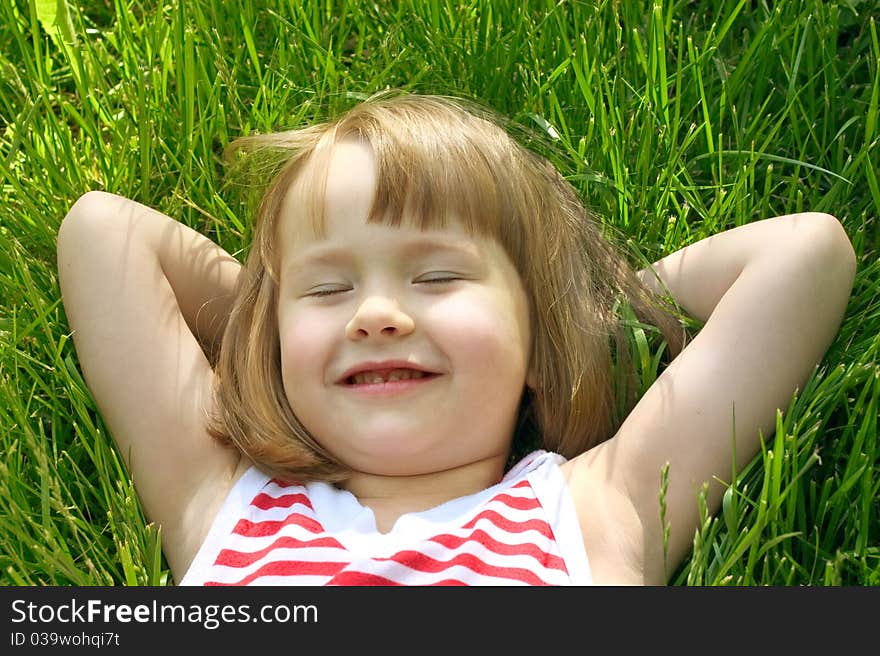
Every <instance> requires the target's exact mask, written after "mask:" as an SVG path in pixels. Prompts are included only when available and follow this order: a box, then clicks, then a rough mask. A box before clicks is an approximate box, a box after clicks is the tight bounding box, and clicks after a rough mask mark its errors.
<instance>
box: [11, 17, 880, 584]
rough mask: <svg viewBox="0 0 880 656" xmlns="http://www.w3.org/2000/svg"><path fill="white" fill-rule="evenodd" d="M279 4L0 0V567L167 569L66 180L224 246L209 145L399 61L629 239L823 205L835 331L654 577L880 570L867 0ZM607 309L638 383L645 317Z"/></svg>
mask: <svg viewBox="0 0 880 656" xmlns="http://www.w3.org/2000/svg"><path fill="white" fill-rule="evenodd" d="M302 4H304V5H305V7H304V8H301V7H300V5H301V3H300V2H298V1H294V0H289V1H285V0H274V1H269V0H266V1H258V0H239V1H237V2H234V3H232V2H225V1H221V0H187V2H171V0H156V1H153V2H146V1H145V2H139V1H137V0H95V1H87V0H80V1H79V2H75V1H74V0H67V2H65V1H64V0H61V1H60V2H56V0H31V1H30V2H27V1H26V0H16V1H15V2H3V3H0V182H2V187H0V208H2V209H0V301H2V310H0V380H2V388H0V394H2V397H0V449H2V453H3V457H2V458H0V479H2V485H0V582H2V583H3V584H6V585H43V584H54V585H81V584H100V585H122V584H150V585H164V584H167V583H168V582H169V580H170V577H169V573H168V569H167V566H166V564H165V562H164V561H163V560H162V555H161V551H160V549H159V535H158V531H156V530H155V528H154V527H151V526H147V525H146V524H145V521H144V518H143V515H142V513H141V511H140V508H139V506H138V503H137V497H136V495H135V493H134V490H133V488H132V485H131V482H130V480H129V478H128V476H127V474H126V471H125V468H124V466H123V465H122V463H121V460H120V459H119V457H118V454H117V453H116V452H115V450H114V448H113V447H112V441H111V439H110V437H109V436H108V435H107V431H106V428H105V426H104V425H103V423H102V421H101V419H100V416H99V415H98V413H97V412H96V409H95V405H94V402H93V400H92V399H91V397H90V395H89V392H88V389H87V388H86V386H85V384H84V382H83V380H82V378H81V376H80V373H79V369H78V364H77V360H76V354H75V351H74V349H73V344H72V341H71V340H70V338H69V335H68V327H67V322H66V319H65V316H64V311H63V306H62V305H61V303H60V300H59V289H58V281H57V273H56V270H55V246H54V244H55V235H56V231H57V229H58V225H59V223H60V221H61V219H62V217H63V216H64V214H65V213H66V211H67V209H68V208H69V207H70V205H71V204H72V203H73V201H74V200H75V199H76V198H77V197H78V196H79V195H80V194H81V193H83V192H85V191H87V190H89V189H104V190H107V191H112V192H115V193H119V194H123V195H126V196H129V197H132V198H135V199H136V200H139V201H141V202H143V203H146V204H148V205H153V206H155V207H158V208H159V209H161V210H162V211H164V212H166V213H168V214H170V215H171V216H174V217H176V218H178V219H179V220H181V221H183V222H184V223H186V224H188V225H190V226H192V227H194V228H196V229H198V230H200V231H202V232H204V233H206V234H208V235H209V236H211V237H212V238H213V239H215V240H217V241H218V242H219V243H220V244H221V245H223V246H224V247H225V248H226V249H227V250H228V251H230V252H232V253H236V254H239V255H240V254H241V253H242V251H243V250H244V249H245V248H246V247H247V244H248V243H249V239H250V234H251V225H250V223H249V220H248V216H249V212H250V211H251V209H252V207H253V199H254V193H253V192H254V191H255V190H254V189H252V188H249V187H247V186H246V185H242V184H234V183H231V182H229V181H227V179H226V177H225V176H224V170H223V168H222V166H221V164H220V161H219V153H220V151H221V150H222V147H223V146H224V145H226V144H227V143H229V141H230V140H231V139H233V138H234V137H236V136H238V135H242V134H247V133H250V132H253V131H267V130H274V129H279V128H288V127H295V126H300V125H303V124H304V123H306V122H308V121H312V120H314V119H319V118H322V117H325V116H327V115H328V114H330V113H335V112H337V111H339V110H342V109H345V108H347V107H349V106H351V105H352V104H353V103H355V102H356V101H357V100H358V99H360V98H363V97H364V96H366V95H369V94H371V93H373V92H375V91H377V90H380V89H383V88H386V87H400V88H406V89H410V90H413V91H418V92H432V93H450V94H461V95H467V96H471V97H473V98H476V99H478V100H481V101H483V102H485V103H486V104H489V105H491V106H493V107H495V108H496V109H498V110H499V111H501V112H502V113H504V114H506V115H508V116H510V117H511V118H513V119H514V120H516V121H518V122H520V123H522V124H524V125H526V126H528V127H530V128H533V129H537V130H538V131H539V132H543V134H544V138H543V139H537V140H536V141H535V142H534V143H535V147H536V148H540V149H542V150H543V151H544V152H545V153H547V154H548V155H549V156H550V157H551V158H552V159H553V161H554V162H555V163H556V164H557V165H558V166H559V167H560V169H561V170H562V171H563V172H564V173H565V174H566V175H567V176H568V178H569V179H570V180H571V181H572V182H573V183H574V184H575V185H576V187H577V188H578V189H579V190H580V191H581V193H582V195H583V198H584V199H585V201H586V202H588V203H589V204H590V205H591V206H592V207H593V208H594V209H595V210H596V212H597V213H598V214H599V215H600V216H602V217H603V218H604V220H605V221H606V224H607V226H608V227H609V230H611V229H615V230H619V231H620V232H621V233H622V234H623V235H624V236H625V238H626V239H627V240H629V242H628V243H629V244H630V246H631V247H633V249H635V247H636V246H637V247H638V249H639V250H640V251H641V253H642V254H643V255H644V257H646V258H648V259H649V260H654V259H658V258H659V257H660V256H661V255H663V254H666V253H669V252H672V251H673V250H676V249H677V248H680V247H682V246H684V245H686V244H689V243H691V242H694V241H696V240H699V239H701V238H703V237H705V236H707V235H709V234H711V233H715V232H718V231H721V230H724V229H726V228H730V227H733V226H737V225H742V224H744V223H748V222H750V221H754V220H757V219H761V218H765V217H769V216H773V215H778V214H784V213H789V212H795V211H799V210H818V211H825V212H829V213H831V214H834V215H835V216H837V217H838V218H840V219H841V221H842V223H843V225H844V227H845V228H846V230H847V232H848V233H849V235H850V237H851V239H852V241H853V244H854V247H855V250H856V253H857V255H858V260H859V268H858V272H857V277H856V281H855V288H854V290H853V295H852V299H851V302H850V305H849V307H848V309H847V313H846V317H845V319H844V323H843V325H842V327H841V330H840V333H839V335H838V338H837V339H836V341H835V342H834V343H833V344H832V346H831V348H830V350H829V351H828V353H827V356H826V358H825V359H824V360H823V362H822V363H821V364H820V366H819V367H818V368H817V370H816V372H815V374H814V376H813V377H812V379H811V380H810V382H809V384H808V385H807V386H806V389H804V390H803V391H802V392H800V394H799V396H798V397H797V399H796V400H795V402H794V403H793V404H792V406H791V408H789V409H788V411H787V412H785V413H784V414H782V413H780V415H779V417H778V422H777V430H776V432H775V435H772V436H769V437H768V439H767V440H766V443H765V445H764V447H763V450H762V452H761V454H759V455H758V457H756V458H755V459H754V460H753V461H752V462H751V464H750V465H749V466H748V467H747V468H746V469H745V470H743V471H740V472H733V471H732V472H731V473H730V476H729V477H728V479H727V480H726V481H725V482H727V483H730V484H731V486H730V488H729V491H728V493H727V495H726V496H725V499H724V504H723V508H722V510H721V512H719V513H718V515H717V516H706V517H705V521H704V522H703V525H702V528H701V529H700V530H699V531H698V532H697V533H696V535H695V537H694V550H693V553H692V555H691V556H690V557H689V558H688V559H687V561H686V562H685V563H684V564H683V565H682V566H681V567H680V568H679V569H678V570H677V571H676V572H674V573H672V575H671V581H672V583H673V584H680V585H716V584H722V585H723V584H731V585H742V584H746V585H753V584H757V585H880V501H878V499H880V489H878V488H880V476H878V472H880V445H878V440H877V417H878V412H880V365H878V346H880V338H878V335H880V297H878V292H877V290H878V283H880V264H878V246H880V229H878V224H877V217H878V216H880V183H878V179H877V176H878V162H880V149H878V138H880V124H878V97H880V69H878V59H880V37H878V26H877V24H876V22H875V18H873V17H876V16H878V15H880V12H878V7H877V3H876V2H875V1H872V0H841V1H840V2H833V1H820V0H801V1H798V0H792V1H791V2H778V3H773V2H766V1H765V0H757V1H755V2H745V1H735V0H712V1H711V2H710V1H700V0H698V1H693V2H656V3H654V4H653V5H651V4H650V3H645V2H640V1H637V0H620V1H610V0H609V1H605V2H599V1H597V2H559V3H554V2H549V1H548V2H530V3H522V2H519V1H513V0H510V1H497V2H491V3H490V2H473V1H472V2H456V3H451V2H441V1H439V0H435V1H428V2H423V1H416V0H410V1H408V2H407V1H404V2H400V3H398V8H396V9H394V8H390V7H391V4H392V3H381V2H379V3H374V2H367V1H361V0H341V1H339V2H329V1H328V2H306V3H302ZM386 5H387V6H388V7H389V8H385V7H386ZM524 6H528V10H524V9H523V7H524ZM646 8H647V10H646ZM59 9H60V11H59ZM633 252H635V250H634V251H633ZM636 264H637V263H636ZM792 330H793V331H796V330H797V326H792ZM632 337H633V338H632V346H633V348H634V349H636V352H637V353H639V351H638V348H639V346H640V345H641V347H642V349H643V350H642V352H641V355H639V356H638V357H637V358H636V360H637V362H641V363H642V366H641V370H640V373H641V376H642V385H643V387H646V386H647V385H649V384H650V382H651V381H652V380H653V379H654V377H655V376H656V375H657V373H658V372H657V368H658V365H657V360H656V358H652V357H650V354H647V355H646V354H645V352H644V348H645V342H646V341H649V338H650V331H648V334H647V336H646V334H645V332H644V329H642V328H639V327H638V326H634V328H633V332H632ZM132 374H133V375H136V372H132ZM755 375H756V376H760V375H761V372H759V371H756V372H755ZM658 495H659V490H658ZM658 512H660V504H659V502H658Z"/></svg>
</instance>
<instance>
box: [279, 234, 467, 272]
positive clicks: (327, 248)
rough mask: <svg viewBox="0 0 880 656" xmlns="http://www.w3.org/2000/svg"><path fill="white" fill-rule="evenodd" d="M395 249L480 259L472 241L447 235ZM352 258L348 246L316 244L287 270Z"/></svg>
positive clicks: (403, 252) (407, 255) (404, 252)
mask: <svg viewBox="0 0 880 656" xmlns="http://www.w3.org/2000/svg"><path fill="white" fill-rule="evenodd" d="M396 250H397V252H398V253H399V254H400V255H401V256H403V257H405V258H410V257H419V256H421V255H427V254H429V253H436V252H448V253H453V254H456V253H457V254H461V255H467V256H470V257H476V258H479V259H482V253H481V251H480V249H479V247H478V246H477V245H476V244H473V242H465V241H458V240H450V239H449V238H448V237H445V238H442V239H438V238H433V237H421V238H418V239H412V240H408V241H405V242H403V244H402V245H401V246H399V247H398V248H397V249H396ZM352 259H353V256H352V253H351V249H349V248H346V247H344V246H333V245H330V244H327V245H317V246H312V247H310V248H308V249H307V250H306V251H305V253H303V254H302V255H300V256H297V258H296V259H295V260H294V261H293V262H291V264H290V266H289V267H288V268H287V270H288V272H289V273H296V272H298V271H302V270H304V269H308V268H309V267H312V266H315V265H318V264H337V263H339V262H346V261H350V260H352Z"/></svg>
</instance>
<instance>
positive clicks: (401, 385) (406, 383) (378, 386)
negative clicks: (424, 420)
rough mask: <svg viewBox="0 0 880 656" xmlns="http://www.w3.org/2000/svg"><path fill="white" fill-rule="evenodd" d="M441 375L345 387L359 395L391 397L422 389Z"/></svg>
mask: <svg viewBox="0 0 880 656" xmlns="http://www.w3.org/2000/svg"><path fill="white" fill-rule="evenodd" d="M439 377H440V376H439V375H437V374H435V375H432V376H425V377H424V378H410V379H408V380H392V381H387V382H384V383H364V384H362V385H343V387H344V388H345V389H346V390H348V391H349V392H353V393H354V394H357V395H358V396H367V397H371V398H377V397H391V396H400V395H402V394H407V393H409V392H412V391H415V390H418V389H422V388H423V387H424V386H425V385H428V384H429V383H431V382H433V381H435V380H437V378H439Z"/></svg>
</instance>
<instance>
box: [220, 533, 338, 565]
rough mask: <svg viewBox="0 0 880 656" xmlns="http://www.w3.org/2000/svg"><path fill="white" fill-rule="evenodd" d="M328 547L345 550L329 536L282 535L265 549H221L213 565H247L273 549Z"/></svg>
mask: <svg viewBox="0 0 880 656" xmlns="http://www.w3.org/2000/svg"><path fill="white" fill-rule="evenodd" d="M316 547H320V548H329V549H342V550H343V551H344V550H345V547H343V546H342V545H341V544H340V543H339V542H338V541H337V540H335V539H333V538H330V537H321V538H316V539H314V540H297V539H296V538H292V537H290V536H287V535H284V536H282V537H280V538H278V539H277V540H275V541H274V542H273V543H272V544H270V545H269V546H268V547H266V548H265V549H260V550H259V551H237V550H235V549H223V550H222V551H221V552H220V554H219V555H218V556H217V560H215V561H214V564H215V565H223V566H225V567H247V566H248V565H253V564H254V563H255V562H257V561H258V560H260V559H262V558H264V557H265V556H267V555H268V554H269V553H270V552H271V551H273V550H274V549H298V548H316Z"/></svg>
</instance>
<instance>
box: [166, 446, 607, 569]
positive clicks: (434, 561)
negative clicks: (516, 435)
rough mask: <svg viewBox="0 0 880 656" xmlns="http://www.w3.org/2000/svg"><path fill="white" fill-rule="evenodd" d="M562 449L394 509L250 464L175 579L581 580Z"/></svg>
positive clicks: (583, 564) (582, 559)
mask: <svg viewBox="0 0 880 656" xmlns="http://www.w3.org/2000/svg"><path fill="white" fill-rule="evenodd" d="M564 461H565V460H564V458H563V457H562V456H560V455H558V454H555V453H549V452H545V451H535V452H534V453H532V454H530V455H529V456H527V457H526V458H524V459H523V460H522V461H520V462H519V463H518V464H517V465H516V466H515V467H513V468H512V469H511V470H510V471H509V472H508V473H507V474H506V475H505V477H504V478H503V479H502V480H501V482H499V483H498V484H497V485H494V486H492V487H490V488H489V489H487V490H483V491H482V492H478V493H476V494H472V495H469V496H466V497H461V498H459V499H453V500H451V501H449V502H446V503H444V504H442V505H440V506H437V507H435V508H431V509H430V510H426V511H423V512H417V513H407V514H405V515H403V516H401V517H400V518H399V519H398V520H397V522H396V523H395V524H394V526H393V527H392V529H391V531H389V532H388V533H380V532H378V531H377V529H376V524H375V518H374V516H373V512H372V510H370V509H369V508H366V507H364V506H362V505H361V504H360V503H359V502H358V500H357V499H356V498H355V496H354V495H353V494H351V493H350V492H348V491H345V490H340V489H338V488H336V487H334V486H332V485H330V484H327V483H309V484H306V485H288V484H285V483H281V482H279V481H278V480H275V479H272V478H270V477H269V476H267V475H266V474H264V473H262V472H260V471H259V470H258V469H256V468H251V469H250V470H248V471H247V472H246V473H245V474H244V475H243V476H242V477H241V478H240V479H239V480H238V482H236V484H235V486H234V487H233V489H232V490H231V491H230V493H229V495H228V496H227V498H226V500H225V501H224V503H223V506H222V507H221V509H220V511H219V513H218V514H217V517H216V519H215V520H214V523H213V525H212V526H211V529H210V531H209V533H208V536H207V538H206V539H205V542H204V543H203V544H202V546H201V548H200V549H199V552H198V554H196V557H195V559H194V560H193V562H192V564H191V565H190V568H189V570H188V571H187V573H186V575H185V576H184V577H183V579H182V580H181V582H180V585H587V584H590V583H592V577H591V574H590V567H589V563H588V561H587V555H586V552H585V550H584V545H583V540H582V538H581V531H580V527H579V524H578V521H577V517H576V514H575V509H574V503H573V502H572V500H571V497H570V495H569V493H568V488H567V486H566V482H565V479H564V477H563V475H562V472H561V471H560V469H559V464H561V463H562V462H564Z"/></svg>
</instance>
